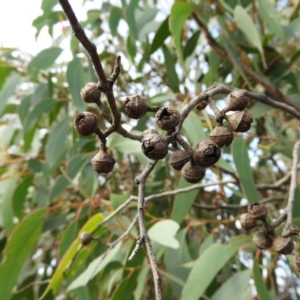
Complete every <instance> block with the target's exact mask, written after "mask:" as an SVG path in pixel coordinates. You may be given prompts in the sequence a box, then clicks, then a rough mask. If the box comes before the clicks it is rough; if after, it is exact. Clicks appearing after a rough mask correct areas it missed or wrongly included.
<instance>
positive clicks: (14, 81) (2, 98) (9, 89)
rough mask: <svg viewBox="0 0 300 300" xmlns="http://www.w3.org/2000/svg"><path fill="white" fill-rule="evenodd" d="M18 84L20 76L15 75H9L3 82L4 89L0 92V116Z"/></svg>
mask: <svg viewBox="0 0 300 300" xmlns="http://www.w3.org/2000/svg"><path fill="white" fill-rule="evenodd" d="M19 82H20V76H19V75H18V74H16V73H13V74H11V75H10V76H9V77H8V78H7V79H6V81H5V84H4V87H3V88H2V90H1V92H0V115H1V114H2V112H3V109H4V107H5V105H6V103H7V100H8V99H9V97H10V96H11V95H12V94H13V93H14V92H15V90H16V86H17V85H18V83H19Z"/></svg>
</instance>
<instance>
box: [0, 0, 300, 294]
mask: <svg viewBox="0 0 300 300" xmlns="http://www.w3.org/2000/svg"><path fill="white" fill-rule="evenodd" d="M72 1H73V0H70V4H71V5H72ZM87 2H89V1H83V4H82V7H83V9H85V10H86V18H85V19H84V20H79V21H80V24H81V26H82V28H83V29H84V30H85V33H86V35H87V37H88V38H89V39H90V40H91V41H92V42H93V43H94V44H95V45H96V47H97V53H98V55H99V59H100V61H101V63H102V66H103V68H104V72H105V74H106V76H110V75H111V73H112V72H113V70H114V66H115V63H116V61H117V58H118V56H120V57H121V72H120V74H119V76H118V78H117V80H116V82H115V84H114V86H113V94H114V97H115V99H116V107H117V110H118V111H119V112H120V113H121V124H122V126H123V128H124V130H125V132H127V133H128V134H127V136H126V134H124V131H123V134H119V133H120V131H118V132H116V131H115V132H113V133H112V134H109V136H108V137H107V143H106V146H107V148H108V152H109V153H110V154H111V155H112V156H113V157H114V159H115V160H116V164H115V166H114V169H113V171H112V172H111V173H108V174H100V175H99V174H97V173H96V172H95V171H94V170H93V168H92V165H91V159H92V157H93V156H94V155H95V154H96V153H97V152H98V149H99V147H100V141H99V140H98V139H97V137H96V136H95V135H90V136H81V135H79V134H78V133H77V132H76V131H75V130H74V126H73V123H74V120H75V118H76V117H77V115H78V114H79V113H81V112H83V111H89V112H92V113H94V114H96V115H97V117H98V119H99V128H101V130H103V131H104V130H105V128H109V126H110V121H109V118H106V117H105V116H103V113H101V111H100V110H99V107H98V106H97V105H96V104H94V103H92V104H90V103H89V104H87V103H85V102H84V101H83V100H82V97H81V94H80V91H81V89H82V88H83V86H84V85H85V84H86V83H88V82H95V83H97V80H98V78H97V76H96V72H95V69H94V66H93V63H92V61H91V60H90V58H89V56H88V54H87V51H86V50H85V49H84V47H83V46H82V44H81V43H79V41H78V39H77V38H76V37H75V36H73V34H72V29H71V27H70V23H69V22H68V20H67V18H66V15H65V13H64V11H63V10H62V7H61V6H60V5H59V4H58V3H57V1H56V0H51V1H49V0H43V1H42V10H43V13H42V14H41V15H40V16H37V17H36V19H35V20H33V26H34V27H35V28H36V29H37V36H38V35H39V34H40V33H41V31H42V30H43V29H45V28H46V29H47V30H48V33H49V35H50V36H51V37H52V38H53V45H52V46H51V47H49V48H47V49H44V50H42V51H41V52H39V53H38V54H37V55H35V56H34V57H31V56H30V55H29V54H28V55H24V53H23V52H22V49H12V48H5V47H2V48H0V230H1V231H0V259H1V264H0V299H1V300H6V299H14V300H18V299H39V298H41V297H43V298H44V299H49V300H50V299H85V300H89V299H90V300H94V299H116V300H119V299H122V300H126V299H128V300H129V299H135V300H138V299H155V291H154V284H153V278H152V272H151V267H150V263H149V258H148V256H147V252H146V247H145V245H142V246H141V248H140V249H139V250H138V251H137V253H136V255H135V256H134V257H133V259H132V260H128V257H130V255H131V254H132V251H133V249H134V248H135V246H136V241H137V238H138V237H139V228H138V225H137V222H136V221H137V219H138V217H137V212H138V210H137V200H138V197H137V195H138V194H139V195H140V192H139V190H138V189H139V186H138V184H136V183H135V178H136V177H137V176H138V175H139V174H140V173H141V172H142V171H143V170H145V167H146V166H149V165H147V164H148V163H149V159H148V158H147V157H146V156H145V155H144V154H143V152H142V150H141V143H140V139H139V138H130V137H139V136H140V134H141V133H142V132H143V131H144V130H146V129H155V130H156V131H158V132H159V133H160V134H161V135H164V134H165V133H164V131H163V130H161V129H160V128H159V127H158V126H157V125H156V122H155V112H153V111H155V108H153V111H152V112H151V111H148V112H147V113H146V114H145V115H144V116H142V117H141V118H139V119H138V120H134V119H130V118H129V117H128V116H127V115H126V114H125V113H124V101H125V98H126V97H128V96H130V95H135V94H138V95H140V96H141V97H144V98H145V99H147V105H148V106H150V107H162V106H171V107H173V108H176V109H177V110H178V111H181V112H182V111H184V110H185V108H186V107H187V106H186V105H189V104H190V103H192V101H196V100H195V99H197V95H202V94H201V93H205V91H211V90H210V88H211V87H213V88H215V89H216V90H217V89H218V86H219V87H220V90H223V91H226V92H222V93H216V94H215V95H213V97H212V98H213V101H214V103H215V105H216V106H217V108H219V109H222V108H224V106H225V100H226V94H228V93H229V92H230V91H231V90H233V89H234V88H236V89H240V90H247V91H249V92H251V93H252V94H251V93H250V94H249V96H251V95H252V96H253V97H249V98H250V101H249V102H248V105H247V107H246V111H247V112H248V113H250V114H251V115H252V116H253V123H252V124H251V128H250V130H249V131H247V132H245V133H239V132H234V140H233V143H232V144H231V145H230V146H228V147H223V148H222V153H221V157H220V159H219V160H218V162H217V163H216V164H215V165H214V166H212V167H209V168H207V169H206V173H205V176H204V178H203V180H202V181H201V183H196V184H192V183H188V182H186V181H185V180H184V178H183V176H182V175H181V172H180V171H175V170H173V169H172V168H171V167H170V165H169V159H170V154H171V153H172V151H173V150H174V145H169V154H168V155H167V156H166V158H164V159H161V160H159V161H158V162H157V163H156V165H155V167H154V169H153V170H152V172H151V173H150V175H149V177H148V179H147V181H146V185H145V219H146V226H147V229H148V233H149V237H150V240H151V243H152V246H153V249H154V253H155V254H156V258H157V263H158V269H159V273H160V277H161V279H162V285H161V287H162V298H163V299H182V300H193V299H195V300H197V299H213V300H218V299H222V300H223V299H239V300H242V299H245V300H246V299H253V298H252V297H253V296H255V295H258V297H259V299H297V297H299V294H300V292H299V280H298V279H297V271H296V269H297V268H296V269H295V266H294V264H293V255H290V254H289V255H280V254H279V253H277V252H276V250H275V249H274V248H270V249H268V250H263V251H262V250H260V249H258V248H256V247H255V246H254V244H253V242H252V234H253V232H255V231H257V230H258V229H257V228H256V229H253V230H251V231H246V230H244V229H243V228H242V227H241V223H240V221H239V216H240V215H241V214H242V213H245V212H246V211H247V205H248V204H253V203H256V202H260V203H265V204H267V207H268V215H267V221H266V222H268V223H271V222H272V221H274V220H278V218H279V219H280V217H282V214H284V210H283V209H285V208H286V209H287V212H288V213H289V209H290V216H291V218H292V219H290V220H289V219H288V220H289V221H290V222H291V223H293V224H294V225H296V226H300V205H299V204H298V203H297V200H299V179H297V176H295V174H297V170H298V168H299V165H297V164H296V166H295V161H296V160H297V156H298V153H297V151H296V150H297V148H296V147H295V151H294V155H293V148H294V145H295V144H296V142H297V140H299V139H300V132H299V119H300V85H299V78H300V61H299V53H300V46H299V37H300V36H299V35H300V34H299V33H300V6H299V4H297V1H273V0H257V1H250V0H243V1H235V0H230V1H223V0H217V1H203V0H199V1H174V3H173V2H171V1H137V0H121V1H108V2H104V1H94V2H95V3H94V7H95V8H94V9H90V10H87V9H86V5H87ZM75 14H76V11H75ZM9 26H12V24H8V28H9ZM13 26H15V25H13ZM58 32H59V34H58ZM216 82H217V83H218V84H219V85H214V84H215V83H216ZM223 85H226V86H225V87H222V86H223ZM193 99H194V100H193ZM210 100H211V99H210ZM101 103H102V104H103V110H105V111H107V112H109V113H110V112H111V110H110V109H111V106H110V105H111V104H110V103H108V101H106V98H105V96H104V94H102V97H101ZM192 108H193V109H192ZM213 108H214V105H212V104H211V106H210V107H207V108H206V109H201V108H200V107H198V108H197V107H196V108H195V106H194V107H191V109H190V111H188V113H187V115H186V118H185V119H184V122H183V123H182V127H181V131H180V132H181V134H182V136H183V139H184V141H185V142H186V144H189V145H190V147H191V148H193V149H194V148H195V146H196V145H197V143H198V142H199V141H201V140H203V139H207V138H208V137H209V135H210V132H211V131H212V130H213V128H214V127H215V126H216V124H217V122H216V116H215V114H214V113H215V111H214V109H213ZM104 132H105V131H104ZM128 137H129V138H128ZM293 163H294V167H293ZM296 163H297V161H296ZM293 172H294V175H293ZM291 178H292V180H291ZM293 179H294V183H293ZM296 183H298V186H297V184H296ZM293 202H294V206H293V205H292V204H293ZM275 222H276V221H275ZM266 224H267V223H265V224H264V225H261V226H266ZM277 225H278V224H277ZM277 225H276V226H274V228H275V227H276V228H275V232H274V234H275V235H280V234H281V233H282V230H283V227H284V223H283V224H281V223H280V222H279V225H280V226H278V227H277ZM82 234H93V239H94V240H93V241H92V242H91V243H88V245H82V236H83V235H82ZM292 239H293V240H294V242H295V252H293V253H292V254H294V255H295V253H296V251H297V250H298V248H299V243H298V242H297V240H296V239H295V238H294V237H293V238H292ZM298 269H299V268H298Z"/></svg>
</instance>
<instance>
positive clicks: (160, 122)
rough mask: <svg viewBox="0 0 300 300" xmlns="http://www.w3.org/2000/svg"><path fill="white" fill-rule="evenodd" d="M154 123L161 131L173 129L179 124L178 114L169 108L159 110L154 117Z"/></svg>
mask: <svg viewBox="0 0 300 300" xmlns="http://www.w3.org/2000/svg"><path fill="white" fill-rule="evenodd" d="M155 121H156V124H157V126H158V127H159V128H161V129H163V130H171V129H174V128H175V127H176V126H177V125H178V124H179V122H180V113H179V111H178V110H176V109H175V108H172V107H170V106H166V107H162V108H160V109H159V110H158V111H157V113H156V115H155Z"/></svg>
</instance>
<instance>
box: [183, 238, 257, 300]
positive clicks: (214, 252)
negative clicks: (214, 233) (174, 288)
mask: <svg viewBox="0 0 300 300" xmlns="http://www.w3.org/2000/svg"><path fill="white" fill-rule="evenodd" d="M250 240H251V238H250V237H249V236H238V237H235V238H232V239H231V241H230V243H229V244H228V245H221V244H217V243H215V244H213V245H211V246H210V247H208V248H207V249H206V250H205V251H204V252H203V254H202V255H201V256H200V257H199V258H198V260H197V261H196V264H195V266H194V267H193V269H192V270H191V273H190V275H189V277H188V279H187V281H186V284H185V286H184V288H183V290H182V295H181V300H185V299H189V300H198V299H200V297H201V296H202V295H203V294H204V292H205V290H206V289H207V288H208V286H209V285H210V283H211V282H212V281H213V279H214V278H215V276H216V275H217V274H218V272H219V271H220V270H221V269H222V268H223V267H224V265H225V264H226V263H227V262H228V261H229V259H230V258H231V257H233V255H235V253H236V252H237V251H238V249H239V247H241V246H242V245H245V244H247V243H249V242H250Z"/></svg>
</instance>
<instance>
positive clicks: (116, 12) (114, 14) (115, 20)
mask: <svg viewBox="0 0 300 300" xmlns="http://www.w3.org/2000/svg"><path fill="white" fill-rule="evenodd" d="M121 18H122V10H121V8H119V7H116V6H113V7H112V9H111V11H110V14H109V20H108V24H109V28H110V32H111V34H112V35H113V36H116V35H117V33H118V31H117V29H118V25H119V22H120V20H121Z"/></svg>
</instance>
